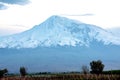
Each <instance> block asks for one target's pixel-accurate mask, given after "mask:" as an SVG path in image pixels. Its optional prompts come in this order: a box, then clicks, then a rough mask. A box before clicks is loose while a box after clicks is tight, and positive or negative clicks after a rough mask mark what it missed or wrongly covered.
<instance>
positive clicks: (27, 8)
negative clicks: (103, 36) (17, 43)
mask: <svg viewBox="0 0 120 80" xmlns="http://www.w3.org/2000/svg"><path fill="white" fill-rule="evenodd" d="M119 4H120V0H0V36H4V35H10V34H14V33H19V32H22V31H25V30H28V29H30V28H32V27H33V26H34V25H38V24H40V23H42V22H43V21H45V20H46V19H47V18H48V17H50V16H52V15H60V16H64V17H68V18H72V19H76V20H79V21H81V22H84V23H87V24H93V25H97V26H100V27H102V28H104V29H108V28H115V27H120V22H119V21H120V5H119Z"/></svg>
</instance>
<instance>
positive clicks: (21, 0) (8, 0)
mask: <svg viewBox="0 0 120 80" xmlns="http://www.w3.org/2000/svg"><path fill="white" fill-rule="evenodd" d="M0 2H2V3H7V4H18V5H25V4H27V3H29V2H30V1H29V0H0Z"/></svg>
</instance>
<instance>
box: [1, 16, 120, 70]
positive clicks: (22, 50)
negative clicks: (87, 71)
mask: <svg viewBox="0 0 120 80" xmlns="http://www.w3.org/2000/svg"><path fill="white" fill-rule="evenodd" d="M119 52H120V38H119V37H118V36H115V35H114V34H113V33H112V32H110V31H107V30H104V29H102V28H100V27H98V26H95V25H90V24H86V23H82V22H79V21H76V20H72V19H68V18H65V17H61V16H56V15H54V16H51V17H50V18H48V19H47V20H46V21H44V22H43V23H41V24H39V25H36V26H34V27H33V28H31V29H30V30H27V31H25V32H22V33H19V34H14V35H10V36H4V37H0V59H1V60H0V65H2V67H1V66H0V68H8V69H9V70H10V71H11V72H17V70H18V68H19V67H20V66H25V67H27V68H28V69H29V71H30V72H39V71H51V72H63V71H79V70H80V67H81V66H82V65H84V64H85V65H89V62H90V61H92V60H98V59H100V60H102V61H103V63H104V64H105V69H106V70H108V69H119V68H120V64H119V62H120V59H119V57H120V53H119ZM113 65H114V66H113ZM13 69H14V70H13Z"/></svg>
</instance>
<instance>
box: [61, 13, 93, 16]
mask: <svg viewBox="0 0 120 80" xmlns="http://www.w3.org/2000/svg"><path fill="white" fill-rule="evenodd" d="M61 15H63V16H94V15H95V14H92V13H86V14H61Z"/></svg>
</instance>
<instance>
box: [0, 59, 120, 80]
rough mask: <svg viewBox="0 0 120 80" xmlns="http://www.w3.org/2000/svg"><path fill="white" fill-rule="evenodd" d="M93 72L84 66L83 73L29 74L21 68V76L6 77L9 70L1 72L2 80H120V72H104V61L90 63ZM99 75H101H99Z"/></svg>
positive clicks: (9, 75) (11, 75)
mask: <svg viewBox="0 0 120 80" xmlns="http://www.w3.org/2000/svg"><path fill="white" fill-rule="evenodd" d="M90 66H91V70H92V71H91V72H92V73H94V74H90V73H89V68H88V67H87V66H82V72H61V73H51V72H39V73H31V74H30V73H29V74H27V72H26V68H25V67H20V75H21V76H22V77H21V76H19V74H8V75H7V76H4V75H5V74H6V73H7V72H8V70H7V69H3V70H0V76H1V79H0V80H120V75H119V74H120V70H111V71H103V68H104V65H103V64H102V61H100V60H98V61H92V62H90ZM98 74H99V75H98Z"/></svg>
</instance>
